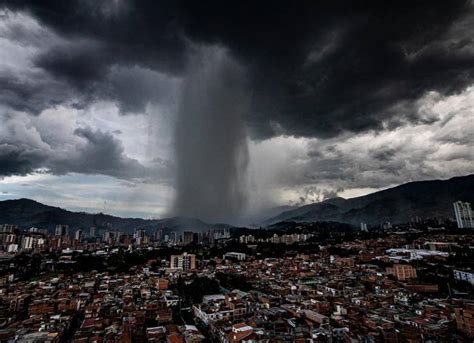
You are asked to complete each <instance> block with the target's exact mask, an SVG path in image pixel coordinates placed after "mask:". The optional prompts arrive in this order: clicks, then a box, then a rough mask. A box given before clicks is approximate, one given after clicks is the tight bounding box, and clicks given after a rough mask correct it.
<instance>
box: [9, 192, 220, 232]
mask: <svg viewBox="0 0 474 343" xmlns="http://www.w3.org/2000/svg"><path fill="white" fill-rule="evenodd" d="M0 223H2V224H3V223H8V224H16V225H20V226H21V227H23V228H29V227H31V226H36V227H39V228H48V229H49V230H53V229H54V227H55V226H56V224H67V225H69V226H70V227H71V228H72V229H75V228H79V227H82V228H89V227H91V226H96V227H99V228H106V227H109V228H113V229H118V230H121V231H127V232H131V231H133V229H135V228H144V229H156V228H168V229H171V230H176V231H183V230H186V229H193V230H194V231H202V230H206V229H210V228H213V227H215V225H213V224H208V223H205V222H203V221H201V220H199V219H195V218H186V217H174V218H165V219H159V220H146V219H141V218H120V217H115V216H111V215H106V214H102V213H98V214H91V213H85V212H72V211H68V210H64V209H62V208H59V207H52V206H48V205H44V204H41V203H39V202H36V201H34V200H30V199H18V200H6V201H0Z"/></svg>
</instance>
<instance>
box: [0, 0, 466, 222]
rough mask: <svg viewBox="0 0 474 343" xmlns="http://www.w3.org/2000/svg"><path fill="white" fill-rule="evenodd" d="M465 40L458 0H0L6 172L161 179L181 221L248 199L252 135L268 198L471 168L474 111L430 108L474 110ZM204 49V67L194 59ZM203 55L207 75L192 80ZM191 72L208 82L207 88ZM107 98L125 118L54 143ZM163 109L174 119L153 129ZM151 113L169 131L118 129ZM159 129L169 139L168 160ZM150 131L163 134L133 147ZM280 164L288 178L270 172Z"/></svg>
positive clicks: (94, 123) (305, 197)
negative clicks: (172, 188)
mask: <svg viewBox="0 0 474 343" xmlns="http://www.w3.org/2000/svg"><path fill="white" fill-rule="evenodd" d="M473 29H474V12H473V4H472V1H465V0H454V1H439V2H438V1H419V2H415V3H414V2H413V1H398V2H393V3H386V2H380V1H355V2H354V1H353V2H347V1H327V2H318V1H296V2H290V3H289V2H287V1H268V2H267V1H257V2H256V1H235V2H222V1H206V2H199V1H184V0H178V1H166V0H163V1H154V0H149V1H147V0H144V1H131V0H110V1H95V0H73V1H67V2H65V1H60V0H58V1H33V0H31V1H28V0H12V1H8V0H6V1H1V2H0V119H1V120H2V123H4V124H2V125H3V126H0V177H2V176H8V175H26V174H30V173H32V172H36V171H42V172H44V171H47V172H49V173H53V174H67V173H81V174H88V175H89V174H93V175H96V174H101V175H108V176H112V177H116V178H120V179H126V180H140V181H144V182H150V180H152V179H153V177H154V181H155V182H158V183H170V184H175V185H176V186H177V200H176V203H175V211H176V212H178V213H180V214H187V215H198V216H201V217H206V218H214V219H220V218H223V219H224V218H230V217H235V216H236V215H237V213H239V212H240V210H241V208H242V207H243V206H244V204H245V198H246V196H245V192H244V191H243V190H244V188H242V178H243V175H244V174H245V166H246V163H245V161H246V158H245V157H246V154H245V152H246V141H248V140H250V142H251V144H250V155H251V157H252V156H254V157H255V156H257V155H258V154H259V153H261V151H260V149H261V150H262V151H267V153H264V155H262V156H261V159H260V160H255V159H254V158H251V160H250V169H251V172H252V173H251V174H252V175H257V176H256V180H258V181H254V182H255V183H256V184H258V186H259V187H260V186H261V185H267V186H268V189H267V191H268V190H270V189H271V190H272V192H273V193H271V194H264V193H266V192H267V191H264V192H262V194H260V193H258V191H257V188H259V187H253V186H252V196H254V195H255V194H257V193H258V194H257V195H258V196H257V197H258V198H259V199H262V198H264V200H260V201H261V202H262V203H263V202H267V201H268V199H271V200H275V199H280V203H282V202H287V201H288V200H289V199H292V200H293V201H294V202H298V201H299V202H301V203H303V202H309V201H315V200H321V199H322V198H324V197H327V196H332V195H334V194H335V193H339V194H340V193H341V192H342V193H344V191H342V189H344V190H347V189H351V188H359V189H361V188H367V189H369V188H370V189H372V188H380V187H385V186H387V185H389V184H394V183H402V182H404V181H406V180H411V179H420V178H431V177H448V176H454V175H455V174H456V173H468V172H473V171H474V170H472V167H470V166H469V163H468V162H472V156H469V154H468V151H470V150H466V147H468V146H469V145H472V141H471V139H470V138H469V137H472V133H471V135H470V134H469V129H471V130H472V125H471V126H469V124H468V122H466V121H468V119H469V115H472V112H469V111H468V110H466V109H464V108H458V110H456V111H454V112H452V113H450V114H449V115H443V116H441V115H438V114H437V113H438V111H437V110H435V109H434V108H435V107H436V106H440V104H441V103H443V101H445V100H446V99H450V101H451V100H452V99H457V97H459V98H461V99H464V100H459V102H464V103H465V102H467V103H469V101H468V100H469V99H471V93H472V88H469V87H471V86H472V84H473V83H474V82H473V78H474V75H473V74H474V41H473V40H472V37H471V36H472V32H473ZM196 51H197V52H196ZM203 51H207V52H206V53H207V54H209V56H204V57H203V56H201V57H200V58H198V57H196V56H200V55H199V54H202V53H203ZM218 56H220V57H218ZM200 59H201V60H202V59H208V60H209V63H211V64H212V63H214V64H215V65H211V64H206V63H203V65H202V70H198V68H197V67H196V64H199V62H198V61H199V60H200ZM189 61H194V62H191V64H190V63H189ZM199 79H201V80H205V81H210V82H211V83H212V85H207V84H204V83H202V87H201V88H202V89H201V88H200V87H198V86H201V85H199V81H198V80H199ZM244 79H245V88H246V89H245V91H244V92H243V93H242V94H241V93H240V92H242V89H241V86H239V85H240V84H241V83H242V82H244V81H243V80H244ZM208 83H209V82H208ZM196 88H197V89H196ZM226 90H229V91H230V92H236V94H240V97H241V98H245V99H248V103H247V102H246V101H245V106H243V107H245V109H244V108H243V107H241V106H240V104H239V106H234V107H229V106H228V105H227V104H228V103H233V102H234V101H235V99H234V96H235V97H238V96H237V95H235V94H232V93H229V92H226ZM206 92H207V93H206ZM204 93H206V94H204ZM216 97H219V98H222V100H219V101H218V100H217V99H215V98H216ZM453 101H454V100H453ZM98 103H111V104H113V106H117V107H118V109H119V110H118V113H119V114H117V116H114V117H113V118H114V119H113V121H114V123H117V125H114V123H111V122H110V118H109V117H108V116H107V115H106V113H100V111H98V112H97V113H96V114H95V115H94V116H93V120H92V119H91V118H88V119H87V120H82V118H81V115H82V114H81V115H77V116H76V115H75V114H74V115H73V117H74V118H75V119H74V120H75V122H74V123H70V125H69V126H68V127H67V130H65V131H62V130H61V128H62V127H60V129H57V130H55V131H54V132H53V133H51V131H52V130H51V129H50V128H49V127H50V126H55V125H57V124H58V122H61V120H62V119H61V118H62V117H61V118H57V117H54V115H50V114H48V113H49V112H50V111H52V110H54V109H58V108H63V109H67V110H66V111H67V112H70V113H73V112H74V113H75V112H77V111H82V112H87V111H89V110H90V109H91V108H93V107H94V106H95V105H96V104H98ZM449 103H450V104H451V105H452V106H453V107H454V108H457V107H456V106H455V105H456V104H455V103H452V102H449ZM247 105H248V106H247ZM193 106H194V107H196V108H193ZM226 106H227V109H225V107H226ZM82 112H81V113H82ZM156 113H159V115H157V114H156ZM163 113H167V114H166V115H168V114H170V115H169V117H167V118H168V119H169V120H168V121H169V123H167V124H166V125H164V126H161V124H162V122H161V119H162V118H161V116H162V115H163ZM217 114H219V115H217ZM145 116H148V117H149V118H151V119H149V121H150V123H152V122H154V121H155V120H157V121H159V122H160V125H150V126H154V128H156V126H159V130H160V131H159V133H156V132H153V129H152V128H150V129H149V130H148V132H146V133H145V134H144V133H143V130H142V129H143V128H142V127H140V130H139V131H137V132H140V134H137V135H134V134H133V133H132V134H130V131H131V130H126V131H127V133H126V134H121V133H120V131H121V130H123V128H124V127H126V126H127V125H128V124H129V123H130V122H131V120H133V119H129V118H136V121H137V122H142V121H143V117H145ZM466 116H467V117H466ZM101 117H103V118H104V119H103V120H100V118H101ZM153 117H160V118H159V119H153ZM214 117H218V119H216V120H213V121H211V120H210V118H214ZM170 118H171V119H170ZM449 118H452V119H449ZM460 118H465V119H464V121H465V122H466V124H465V125H464V127H463V126H462V125H459V123H460V120H461V119H460ZM466 118H467V119H466ZM193 120H194V121H195V124H192V122H193ZM119 122H120V123H121V124H120V125H118V123H119ZM461 122H462V120H461ZM124 123H126V124H127V125H122V124H124ZM453 123H456V126H455V127H457V129H452V128H453V127H454V126H453V125H454V124H453ZM172 124H176V125H177V126H176V130H170V129H169V126H171V125H172ZM211 124H212V125H211ZM114 126H117V128H115V129H114ZM129 126H130V125H129ZM163 127H164V128H163ZM166 128H168V129H166ZM446 128H451V129H450V131H449V134H444V135H443V134H442V132H444V130H445V129H446ZM212 130H215V131H214V134H210V132H211V131H212ZM466 130H467V133H466ZM145 131H146V130H145ZM164 131H169V132H172V133H174V134H176V137H174V138H175V139H174V142H175V147H174V149H171V148H170V147H169V146H168V143H167V141H168V140H169V137H166V136H167V135H170V134H169V132H164ZM221 131H223V132H225V135H223V134H222V133H221ZM196 132H201V133H205V135H207V139H206V140H204V141H202V137H203V136H201V137H200V136H199V135H197V134H196ZM422 133H423V134H422ZM428 133H430V135H428ZM222 136H224V137H222ZM247 136H248V137H247ZM143 137H154V138H149V140H150V142H151V141H152V142H158V141H160V140H162V141H160V146H158V145H159V144H154V143H153V144H149V146H150V147H147V149H145V150H146V151H139V150H140V149H139V147H141V146H143V141H144V138H143ZM200 139H201V141H200ZM163 142H164V143H163ZM193 142H201V143H200V144H193ZM282 142H283V143H282ZM288 142H290V143H291V144H288ZM377 142H379V143H380V144H379V145H377V144H375V143H377ZM400 142H404V145H403V144H402V145H400ZM369 143H373V144H369ZM272 144H273V145H272ZM280 144H281V146H280ZM292 144H293V145H292ZM269 145H272V146H270V147H269ZM216 146H220V147H221V150H216ZM277 147H280V148H281V149H280V150H281V151H276V149H277ZM368 147H371V148H370V149H369V148H368ZM408 147H409V148H408ZM421 147H423V148H424V149H421ZM425 147H429V149H428V148H425ZM267 148H268V149H267ZM167 149H168V150H170V151H174V152H176V158H174V156H165V155H167V153H166V152H165V153H164V154H162V152H163V151H164V150H167ZM292 149H294V151H293V150H292ZM268 151H271V153H268ZM471 151H472V149H471ZM283 152H284V153H286V152H288V156H286V155H285V156H282V155H281V154H282V153H283ZM272 154H273V155H272ZM100 156H105V157H104V159H101V158H100ZM278 156H280V157H282V159H281V160H280V161H276V159H277V157H278ZM174 160H176V161H174ZM217 161H221V165H222V167H221V168H217V167H216V164H217V163H218V162H217ZM446 161H450V163H449V165H450V168H451V171H450V172H448V171H446V170H445V169H444V168H443V167H441V165H443V163H447V162H446ZM274 162H275V163H274ZM272 163H274V165H275V166H278V168H276V167H275V168H274V169H272V170H271V172H270V173H266V174H267V175H264V177H261V175H263V174H265V173H264V172H262V170H265V165H272ZM471 164H472V163H471ZM174 165H176V166H178V169H176V171H177V174H176V175H177V180H176V183H173V182H172V174H173V170H174V168H173V167H174ZM259 168H260V169H261V170H260V171H256V169H259ZM269 175H273V176H271V177H270V176H269ZM267 179H269V180H271V181H267ZM127 182H128V181H127ZM215 193H218V194H220V196H221V198H219V197H217V196H216V195H215ZM254 202H255V200H250V207H254ZM199 204H202V207H196V206H198V205H199ZM221 204H226V205H227V206H226V207H225V208H224V207H219V205H221ZM257 207H258V206H255V208H257ZM193 208H195V209H196V210H192V209H193ZM217 213H220V214H218V215H217V217H216V216H214V215H213V214H217Z"/></svg>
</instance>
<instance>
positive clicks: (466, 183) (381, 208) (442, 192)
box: [0, 174, 474, 232]
mask: <svg viewBox="0 0 474 343" xmlns="http://www.w3.org/2000/svg"><path fill="white" fill-rule="evenodd" d="M457 200H462V201H467V202H471V203H474V174H473V175H468V176H461V177H454V178H452V179H449V180H431V181H418V182H410V183H406V184H403V185H400V186H397V187H393V188H389V189H386V190H383V191H379V192H375V193H371V194H368V195H365V196H361V197H356V198H351V199H344V198H332V199H328V200H325V201H322V202H319V203H313V204H309V205H305V206H301V207H297V208H291V209H289V210H285V211H283V212H281V213H280V214H278V215H274V216H273V215H272V217H271V218H270V219H267V220H264V221H263V222H261V225H262V226H269V225H272V224H275V223H278V222H283V221H286V222H290V221H292V222H340V223H346V224H351V225H357V226H358V225H359V224H360V223H361V222H364V223H367V224H368V225H379V224H381V223H384V222H391V223H402V222H408V221H409V220H410V219H412V218H415V217H420V218H433V217H448V218H449V217H454V213H453V205H452V203H453V202H454V201H457ZM282 209H286V207H282ZM3 223H8V224H16V225H19V226H20V227H22V228H29V227H32V226H36V227H39V228H47V229H48V230H50V231H52V230H54V227H55V226H56V225H57V224H66V225H69V227H70V228H71V229H76V228H86V229H87V228H89V227H91V226H95V227H97V228H114V229H118V230H120V231H124V232H131V231H132V230H133V229H135V228H141V229H147V230H152V229H157V228H163V229H169V230H173V231H178V232H180V231H184V230H193V231H205V230H208V229H213V228H218V227H230V225H227V224H210V223H206V222H204V221H202V220H199V219H196V218H188V217H173V218H164V219H153V220H152V219H142V218H121V217H116V216H112V215H107V214H103V213H97V214H92V213H85V212H72V211H68V210H65V209H62V208H59V207H53V206H48V205H44V204H41V203H39V202H36V201H34V200H30V199H17V200H5V201H0V224H3Z"/></svg>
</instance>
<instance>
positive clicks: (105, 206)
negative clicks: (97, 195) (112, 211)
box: [104, 200, 107, 214]
mask: <svg viewBox="0 0 474 343" xmlns="http://www.w3.org/2000/svg"><path fill="white" fill-rule="evenodd" d="M106 210H107V201H106V200H104V214H105V211H106Z"/></svg>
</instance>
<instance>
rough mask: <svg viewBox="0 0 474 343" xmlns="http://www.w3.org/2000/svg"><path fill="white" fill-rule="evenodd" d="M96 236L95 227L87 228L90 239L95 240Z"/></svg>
mask: <svg viewBox="0 0 474 343" xmlns="http://www.w3.org/2000/svg"><path fill="white" fill-rule="evenodd" d="M96 236H97V231H96V229H95V226H91V227H90V228H89V237H90V238H95V237H96Z"/></svg>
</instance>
